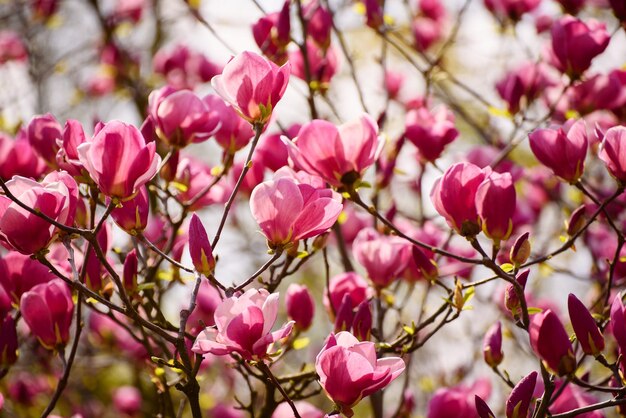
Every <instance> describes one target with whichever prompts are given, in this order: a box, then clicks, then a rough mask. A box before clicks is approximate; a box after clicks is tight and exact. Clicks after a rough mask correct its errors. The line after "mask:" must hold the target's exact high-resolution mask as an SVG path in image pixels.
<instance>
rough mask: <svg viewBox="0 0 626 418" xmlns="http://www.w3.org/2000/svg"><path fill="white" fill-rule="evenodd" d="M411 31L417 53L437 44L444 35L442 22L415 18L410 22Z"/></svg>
mask: <svg viewBox="0 0 626 418" xmlns="http://www.w3.org/2000/svg"><path fill="white" fill-rule="evenodd" d="M411 30H412V32H413V39H414V41H415V48H416V49H417V50H418V51H426V50H428V49H429V48H430V47H431V46H432V45H434V44H435V43H437V42H439V41H440V40H441V38H442V37H443V35H444V20H443V19H431V18H430V17H427V16H417V17H416V18H415V19H414V20H413V22H411Z"/></svg>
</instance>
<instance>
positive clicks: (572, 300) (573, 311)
mask: <svg viewBox="0 0 626 418" xmlns="http://www.w3.org/2000/svg"><path fill="white" fill-rule="evenodd" d="M567 308H568V311H569V317H570V321H572V327H573V328H574V332H575V333H576V339H577V340H578V342H579V343H580V347H581V348H582V350H583V352H584V353H585V354H589V355H592V356H597V355H598V354H600V353H601V352H602V350H604V337H603V336H602V333H601V332H600V329H599V328H598V325H597V324H596V320H595V319H593V316H591V312H589V310H588V309H587V307H586V306H585V305H584V304H583V303H582V302H581V301H580V299H578V298H577V297H576V296H574V294H572V293H570V294H569V297H568V299H567Z"/></svg>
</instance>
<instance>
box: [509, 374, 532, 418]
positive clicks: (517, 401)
mask: <svg viewBox="0 0 626 418" xmlns="http://www.w3.org/2000/svg"><path fill="white" fill-rule="evenodd" d="M536 383H537V372H535V371H533V372H531V373H530V374H529V375H527V376H525V377H523V378H522V379H521V380H520V381H519V382H517V385H515V387H514V388H513V390H512V391H511V394H510V395H509V397H508V399H507V400H506V418H526V417H527V416H528V409H529V408H530V402H531V400H532V398H533V392H534V390H535V384H536Z"/></svg>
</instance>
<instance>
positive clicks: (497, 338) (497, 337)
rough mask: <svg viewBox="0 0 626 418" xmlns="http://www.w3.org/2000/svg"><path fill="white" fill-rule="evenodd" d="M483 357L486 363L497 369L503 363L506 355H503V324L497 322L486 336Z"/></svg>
mask: <svg viewBox="0 0 626 418" xmlns="http://www.w3.org/2000/svg"><path fill="white" fill-rule="evenodd" d="M483 357H484V358H485V363H487V364H488V365H489V366H490V367H496V366H498V364H500V363H502V360H503V359H504V353H502V324H501V323H500V321H497V322H496V323H495V324H493V325H492V326H491V327H489V330H488V331H487V333H486V334H485V338H484V339H483Z"/></svg>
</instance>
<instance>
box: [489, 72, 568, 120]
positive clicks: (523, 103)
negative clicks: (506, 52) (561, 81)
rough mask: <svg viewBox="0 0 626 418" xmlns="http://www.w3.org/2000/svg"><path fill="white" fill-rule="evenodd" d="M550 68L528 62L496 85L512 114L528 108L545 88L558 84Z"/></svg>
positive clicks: (506, 75) (507, 74)
mask: <svg viewBox="0 0 626 418" xmlns="http://www.w3.org/2000/svg"><path fill="white" fill-rule="evenodd" d="M549 68H550V67H548V66H547V65H546V64H543V63H539V64H537V63H534V62H526V63H523V64H522V65H520V66H519V67H518V68H516V69H514V70H512V71H509V72H508V73H506V74H505V76H504V77H503V78H502V79H501V80H500V81H498V82H497V83H496V90H497V91H498V94H499V95H500V97H502V99H504V101H505V102H506V103H507V108H508V110H509V112H510V113H511V114H515V113H517V112H519V110H520V109H522V108H526V107H528V106H529V105H530V104H531V103H532V102H533V101H534V100H535V99H536V98H537V97H538V96H539V94H540V93H542V92H543V91H544V90H545V88H547V87H550V86H554V85H555V84H557V81H558V79H556V77H553V74H552V73H550V72H549V71H548V69H549ZM552 71H553V70H552Z"/></svg>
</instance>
